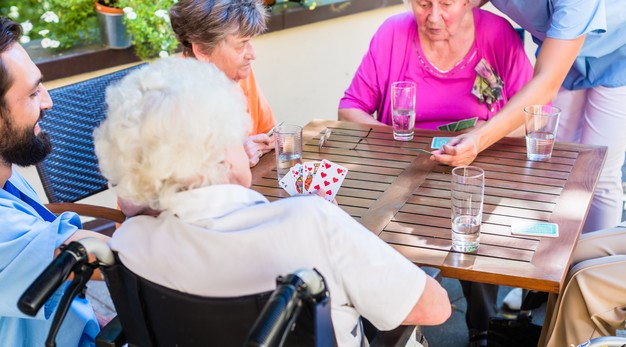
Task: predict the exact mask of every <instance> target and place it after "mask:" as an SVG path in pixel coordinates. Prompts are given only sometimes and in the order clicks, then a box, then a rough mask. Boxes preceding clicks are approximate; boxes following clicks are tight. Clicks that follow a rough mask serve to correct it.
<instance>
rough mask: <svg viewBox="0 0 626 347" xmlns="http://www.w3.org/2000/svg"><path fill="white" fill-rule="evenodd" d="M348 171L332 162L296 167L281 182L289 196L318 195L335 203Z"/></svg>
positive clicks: (307, 163) (311, 163)
mask: <svg viewBox="0 0 626 347" xmlns="http://www.w3.org/2000/svg"><path fill="white" fill-rule="evenodd" d="M347 174H348V169H346V168H345V167H343V166H341V165H339V164H335V163H333V162H331V161H330V160H326V159H324V160H322V161H321V162H319V161H315V162H305V163H304V164H302V165H300V164H298V165H295V166H294V167H292V168H291V169H290V171H289V174H288V175H285V176H284V177H283V178H282V179H281V180H280V182H279V184H280V186H281V187H282V188H283V189H285V191H287V193H289V195H299V194H307V193H308V194H317V195H320V196H322V197H323V198H324V199H326V200H328V201H333V200H334V199H335V196H336V195H337V191H339V188H340V187H341V184H342V183H343V180H344V179H345V178H346V175H347Z"/></svg>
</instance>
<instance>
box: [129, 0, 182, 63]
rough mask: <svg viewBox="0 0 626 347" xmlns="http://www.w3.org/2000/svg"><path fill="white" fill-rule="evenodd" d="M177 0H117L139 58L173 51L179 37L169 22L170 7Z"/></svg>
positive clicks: (164, 54) (147, 57)
mask: <svg viewBox="0 0 626 347" xmlns="http://www.w3.org/2000/svg"><path fill="white" fill-rule="evenodd" d="M176 2H177V0H117V3H118V7H119V8H121V9H122V10H123V12H124V24H125V25H126V28H127V30H128V32H129V33H130V34H131V36H132V43H133V45H134V47H135V54H136V55H137V56H138V57H139V58H141V59H144V60H145V59H150V58H154V57H156V56H160V57H166V56H168V55H170V54H172V53H173V52H175V51H176V48H177V47H178V40H176V36H175V34H174V31H173V30H172V26H171V25H170V16H169V9H170V8H171V7H172V6H173V5H174V3H176Z"/></svg>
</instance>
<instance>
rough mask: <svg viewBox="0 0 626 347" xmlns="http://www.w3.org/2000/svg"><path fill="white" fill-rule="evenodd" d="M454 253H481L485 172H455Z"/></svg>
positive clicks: (466, 168) (476, 169) (469, 169)
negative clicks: (478, 251) (479, 248)
mask: <svg viewBox="0 0 626 347" xmlns="http://www.w3.org/2000/svg"><path fill="white" fill-rule="evenodd" d="M451 193H452V250H454V251H457V252H474V251H476V250H478V245H479V240H480V224H481V223H482V216H483V198H484V194H485V172H484V171H483V169H481V168H479V167H476V166H460V167H457V168H454V169H453V170H452V189H451Z"/></svg>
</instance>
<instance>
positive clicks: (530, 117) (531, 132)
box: [524, 105, 561, 160]
mask: <svg viewBox="0 0 626 347" xmlns="http://www.w3.org/2000/svg"><path fill="white" fill-rule="evenodd" d="M560 114H561V110H560V109H559V108H558V107H554V106H550V105H532V106H527V107H525V108H524V116H525V118H526V157H528V160H547V159H550V157H551V156H552V149H553V148H554V138H555V137H556V129H557V126H558V125H559V115H560Z"/></svg>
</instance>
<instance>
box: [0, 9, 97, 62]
mask: <svg viewBox="0 0 626 347" xmlns="http://www.w3.org/2000/svg"><path fill="white" fill-rule="evenodd" d="M5 1H6V0H2V6H1V11H0V13H1V14H2V15H5V16H8V17H9V18H11V19H13V20H14V21H16V22H18V23H20V24H21V25H22V28H23V29H24V36H23V37H22V43H26V42H28V41H30V40H34V39H41V45H42V46H43V47H44V48H50V49H54V50H63V49H67V48H70V47H72V46H76V45H80V44H88V43H93V42H96V41H97V37H98V28H97V24H96V18H95V14H94V11H93V1H92V0H22V1H20V2H19V5H13V6H6V5H5Z"/></svg>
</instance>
